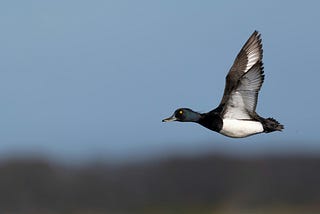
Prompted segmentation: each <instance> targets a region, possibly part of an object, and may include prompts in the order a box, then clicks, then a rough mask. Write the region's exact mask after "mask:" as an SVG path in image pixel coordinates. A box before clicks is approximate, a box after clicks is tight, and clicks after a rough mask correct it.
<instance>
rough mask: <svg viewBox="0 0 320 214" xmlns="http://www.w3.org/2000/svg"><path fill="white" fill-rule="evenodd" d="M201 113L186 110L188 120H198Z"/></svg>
mask: <svg viewBox="0 0 320 214" xmlns="http://www.w3.org/2000/svg"><path fill="white" fill-rule="evenodd" d="M201 117H202V115H201V114H200V113H198V112H196V111H193V110H191V111H190V112H188V122H195V123H197V122H199V121H200V119H201Z"/></svg>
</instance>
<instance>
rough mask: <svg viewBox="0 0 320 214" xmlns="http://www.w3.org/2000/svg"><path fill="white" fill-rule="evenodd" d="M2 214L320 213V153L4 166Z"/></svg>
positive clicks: (22, 162)
mask: <svg viewBox="0 0 320 214" xmlns="http://www.w3.org/2000/svg"><path fill="white" fill-rule="evenodd" d="M0 213H12V214H15V213H19V214H20V213H23V214H28V213H32V214H33V213H34V214H38V213H39V214H40V213H41V214H55V213H77V214H82V213H92V214H100V213H111V214H113V213H114V214H120V213H121V214H127V213H133V214H135V213H148V214H149V213H150V214H158V213H168V214H171V213H172V214H175V213H179V214H180V213H181V214H182V213H183V214H189V213H194V214H201V213H217V214H231V213H246V214H250V213H258V214H259V213H304V214H307V213H320V157H318V158H316V157H313V158H311V157H301V156H300V157H298V156H288V157H281V158H280V157H259V158H234V157H224V156H216V155H212V156H211V155H207V156H205V157H204V156H202V157H200V156H199V157H188V158H187V157H180V158H171V159H166V160H157V161H156V160H153V161H145V162H139V163H138V162H136V163H131V164H130V163H127V164H122V165H108V164H104V163H100V164H89V165H85V166H74V165H73V166H70V165H69V166H66V165H61V164H53V163H50V162H48V161H44V160H39V159H38V160H34V159H33V160H32V159H24V160H23V159H17V160H6V161H1V163H0Z"/></svg>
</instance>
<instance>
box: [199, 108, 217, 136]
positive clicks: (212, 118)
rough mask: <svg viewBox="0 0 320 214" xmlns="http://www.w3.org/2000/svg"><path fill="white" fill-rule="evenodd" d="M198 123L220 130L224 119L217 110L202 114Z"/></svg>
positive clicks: (213, 129)
mask: <svg viewBox="0 0 320 214" xmlns="http://www.w3.org/2000/svg"><path fill="white" fill-rule="evenodd" d="M198 123H199V124H200V125H202V126H204V127H206V128H208V129H210V130H212V131H216V132H220V130H221V129H222V125H223V121H222V119H221V117H220V115H219V114H218V113H216V112H208V113H205V114H202V117H201V119H200V120H199V121H198Z"/></svg>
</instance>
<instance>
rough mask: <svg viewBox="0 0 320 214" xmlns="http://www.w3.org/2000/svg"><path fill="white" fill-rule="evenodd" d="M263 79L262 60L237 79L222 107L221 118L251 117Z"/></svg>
mask: <svg viewBox="0 0 320 214" xmlns="http://www.w3.org/2000/svg"><path fill="white" fill-rule="evenodd" d="M263 80H264V74H263V65H262V62H261V61H260V62H257V63H256V64H255V65H253V66H252V67H251V68H250V69H249V71H247V72H246V73H245V74H244V75H243V76H242V77H241V78H240V79H239V81H238V84H237V87H236V88H235V89H234V90H232V91H231V94H230V95H229V96H228V97H229V99H228V100H227V101H226V104H225V105H224V108H223V116H222V117H223V118H232V119H251V118H252V115H254V114H255V110H256V106H257V100H258V93H259V90H260V88H261V86H262V83H263Z"/></svg>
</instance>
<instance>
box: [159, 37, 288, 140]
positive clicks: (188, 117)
mask: <svg viewBox="0 0 320 214" xmlns="http://www.w3.org/2000/svg"><path fill="white" fill-rule="evenodd" d="M262 52H263V51H262V44H261V39H260V34H259V33H258V32H257V31H255V32H254V33H253V34H252V35H251V36H250V38H249V39H248V41H247V42H246V43H245V45H244V46H243V48H242V49H241V51H240V52H239V54H238V56H237V58H236V59H235V61H234V64H233V66H232V67H231V69H230V71H229V73H228V75H227V77H226V86H225V90H224V94H223V97H222V100H221V102H220V104H219V106H218V107H217V108H216V109H214V110H212V111H210V112H208V113H198V112H195V111H193V110H191V109H188V108H180V109H177V110H176V111H175V113H174V114H173V115H172V116H171V117H169V118H167V119H164V120H163V122H168V121H180V122H195V123H199V124H200V125H202V126H204V127H206V128H208V129H210V130H212V131H215V132H218V133H220V134H223V135H225V136H228V137H233V138H241V137H247V136H250V135H254V134H258V133H262V132H265V133H268V132H273V131H281V130H282V129H283V125H281V124H279V123H278V122H277V121H276V120H275V119H273V118H267V119H265V118H263V117H260V116H259V115H258V114H257V113H256V112H255V109H256V105H257V99H258V93H259V90H260V88H261V86H262V83H263V80H264V74H263V63H262Z"/></svg>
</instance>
